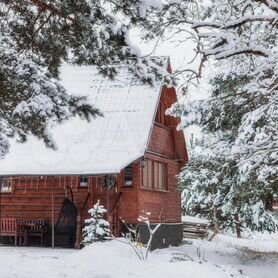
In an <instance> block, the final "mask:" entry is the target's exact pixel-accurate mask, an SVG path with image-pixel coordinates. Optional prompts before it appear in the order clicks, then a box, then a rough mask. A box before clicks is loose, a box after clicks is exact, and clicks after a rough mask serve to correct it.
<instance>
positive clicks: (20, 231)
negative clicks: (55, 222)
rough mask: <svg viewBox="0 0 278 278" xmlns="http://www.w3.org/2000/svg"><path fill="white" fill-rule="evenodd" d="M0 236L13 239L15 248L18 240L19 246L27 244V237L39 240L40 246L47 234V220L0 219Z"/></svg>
mask: <svg viewBox="0 0 278 278" xmlns="http://www.w3.org/2000/svg"><path fill="white" fill-rule="evenodd" d="M0 223H1V227H0V236H9V237H14V243H15V246H16V245H17V242H18V239H19V245H22V239H24V243H25V244H26V243H27V240H28V237H32V236H38V237H40V238H41V246H42V245H43V241H44V237H45V235H46V233H47V226H48V220H46V219H16V218H1V219H0Z"/></svg>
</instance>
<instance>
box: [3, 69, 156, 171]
mask: <svg viewBox="0 0 278 278" xmlns="http://www.w3.org/2000/svg"><path fill="white" fill-rule="evenodd" d="M61 82H62V84H63V86H64V87H65V88H66V89H67V90H68V92H69V93H70V94H74V95H86V96H88V100H89V101H90V103H92V104H94V105H95V106H96V107H97V108H99V109H100V110H101V111H102V113H103V114H104V117H98V118H96V119H93V120H92V121H91V122H89V123H88V122H87V121H86V120H81V119H79V118H78V117H76V118H73V119H71V120H69V121H67V122H65V123H63V124H62V125H59V126H56V127H53V128H52V129H51V132H52V134H53V138H54V140H55V142H56V144H57V145H58V150H56V151H54V150H52V149H50V148H47V147H46V146H45V145H44V143H43V142H42V141H41V140H39V139H37V138H35V137H30V138H29V140H28V141H27V142H26V143H23V144H22V143H17V142H16V141H15V140H11V141H10V143H11V147H10V152H9V153H8V154H7V156H6V157H5V158H4V159H2V160H0V175H2V176H3V175H82V174H84V175H85V174H91V175H94V174H108V173H118V172H120V171H121V169H123V168H124V167H125V166H127V165H128V164H129V163H131V162H133V161H134V160H136V159H138V158H140V157H141V156H143V155H144V153H145V150H146V148H147V144H148V140H149V136H150V132H151V129H152V125H153V120H154V117H155V112H156V107H157V104H158V101H159V98H160V92H161V84H160V83H159V82H158V83H157V84H155V86H153V87H151V86H149V85H147V84H142V83H141V82H140V81H139V80H137V79H135V78H134V77H133V76H132V74H130V73H129V72H128V70H127V68H126V67H123V66H122V67H120V68H119V75H118V76H117V77H116V78H115V80H108V79H107V78H104V77H101V76H100V75H98V74H97V70H96V69H95V68H94V67H92V66H69V65H65V66H63V67H62V69H61Z"/></svg>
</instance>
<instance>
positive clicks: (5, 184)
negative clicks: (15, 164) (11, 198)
mask: <svg viewBox="0 0 278 278" xmlns="http://www.w3.org/2000/svg"><path fill="white" fill-rule="evenodd" d="M0 185H1V192H3V193H8V192H12V180H11V179H9V178H2V179H1V184H0Z"/></svg>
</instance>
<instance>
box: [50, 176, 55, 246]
mask: <svg viewBox="0 0 278 278" xmlns="http://www.w3.org/2000/svg"><path fill="white" fill-rule="evenodd" d="M54 182H55V177H54V176H53V177H52V190H51V191H52V194H51V195H52V196H51V203H52V204H51V207H52V208H51V210H52V211H51V213H52V225H51V226H52V227H51V228H52V231H51V232H52V237H51V246H52V248H55V230H54V225H55V219H54V217H55V215H54Z"/></svg>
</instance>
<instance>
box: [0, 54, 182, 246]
mask: <svg viewBox="0 0 278 278" xmlns="http://www.w3.org/2000/svg"><path fill="white" fill-rule="evenodd" d="M162 59H164V62H165V67H167V68H168V70H170V65H169V61H168V59H167V58H162ZM61 76H62V78H61V82H62V84H63V85H64V86H65V88H66V89H67V90H68V91H69V93H71V94H78V95H80V94H82V95H86V96H88V99H89V101H90V102H92V103H93V104H94V105H95V106H96V107H98V108H99V109H100V110H101V111H102V112H103V114H104V116H103V117H98V118H96V119H94V120H92V121H91V122H89V123H88V122H86V121H85V120H80V119H71V120H69V121H68V122H66V123H64V124H62V125H61V126H55V125H54V126H53V127H52V128H51V132H52V134H53V138H54V140H55V142H56V144H57V146H58V148H57V150H55V151H54V150H52V149H49V148H46V147H45V145H44V144H43V142H41V141H40V140H38V139H37V138H33V137H31V138H30V139H29V140H28V142H26V143H24V144H19V143H17V142H16V141H15V140H12V141H11V148H10V153H9V154H8V155H7V156H6V158H5V159H4V160H1V161H0V175H1V177H2V178H1V183H0V185H1V194H0V208H1V209H0V219H1V225H0V236H1V238H2V240H3V241H5V240H6V241H7V240H12V242H13V240H14V239H15V242H16V243H17V244H31V243H33V242H34V243H35V242H36V237H35V236H36V235H38V237H37V238H38V239H39V240H40V242H41V244H45V245H46V244H48V245H50V244H52V246H56V245H68V246H75V247H78V246H79V244H80V242H81V240H82V232H81V231H82V227H83V226H84V219H85V218H86V217H88V215H87V211H88V209H89V208H91V207H92V206H93V205H94V204H95V203H96V202H97V200H100V202H101V203H102V204H103V205H104V206H105V207H106V209H107V210H108V213H107V219H108V220H109V222H110V224H111V228H112V230H113V233H114V234H115V235H120V233H121V231H122V230H123V225H122V220H124V221H125V222H126V223H129V224H136V223H137V222H138V220H137V219H138V216H139V215H141V214H144V213H146V212H150V213H151V215H150V220H151V222H152V223H158V222H162V223H163V225H162V226H163V227H162V228H161V229H160V233H159V235H158V236H157V243H156V245H157V246H166V245H169V244H172V245H175V244H178V243H179V242H180V241H181V234H182V227H181V204H180V202H181V200H180V193H179V192H178V191H177V180H176V175H177V174H178V173H179V171H180V168H181V166H183V165H184V164H185V163H186V162H187V151H186V145H185V139H184V135H183V132H182V131H177V129H176V127H177V124H178V122H179V120H178V119H176V118H174V117H170V116H167V115H165V110H166V109H167V108H169V107H170V106H171V105H172V104H173V103H174V102H176V100H177V97H176V92H175V89H173V88H171V89H169V88H166V87H165V86H162V84H161V82H157V83H156V84H155V85H154V86H152V87H151V86H149V85H146V84H142V83H141V82H140V81H138V80H136V79H135V78H134V77H132V75H131V74H130V73H129V72H128V70H127V69H126V67H124V66H121V67H119V75H118V76H117V77H116V78H115V80H107V79H105V78H103V77H101V76H99V75H97V74H96V69H95V68H93V67H89V66H80V67H78V66H63V68H62V72H61ZM18 227H22V228H21V229H19V228H18ZM26 236H28V238H26ZM142 238H144V237H142ZM22 239H24V242H23V243H22V241H21V240H22ZM27 240H28V241H29V242H27ZM13 243H14V242H13Z"/></svg>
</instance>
